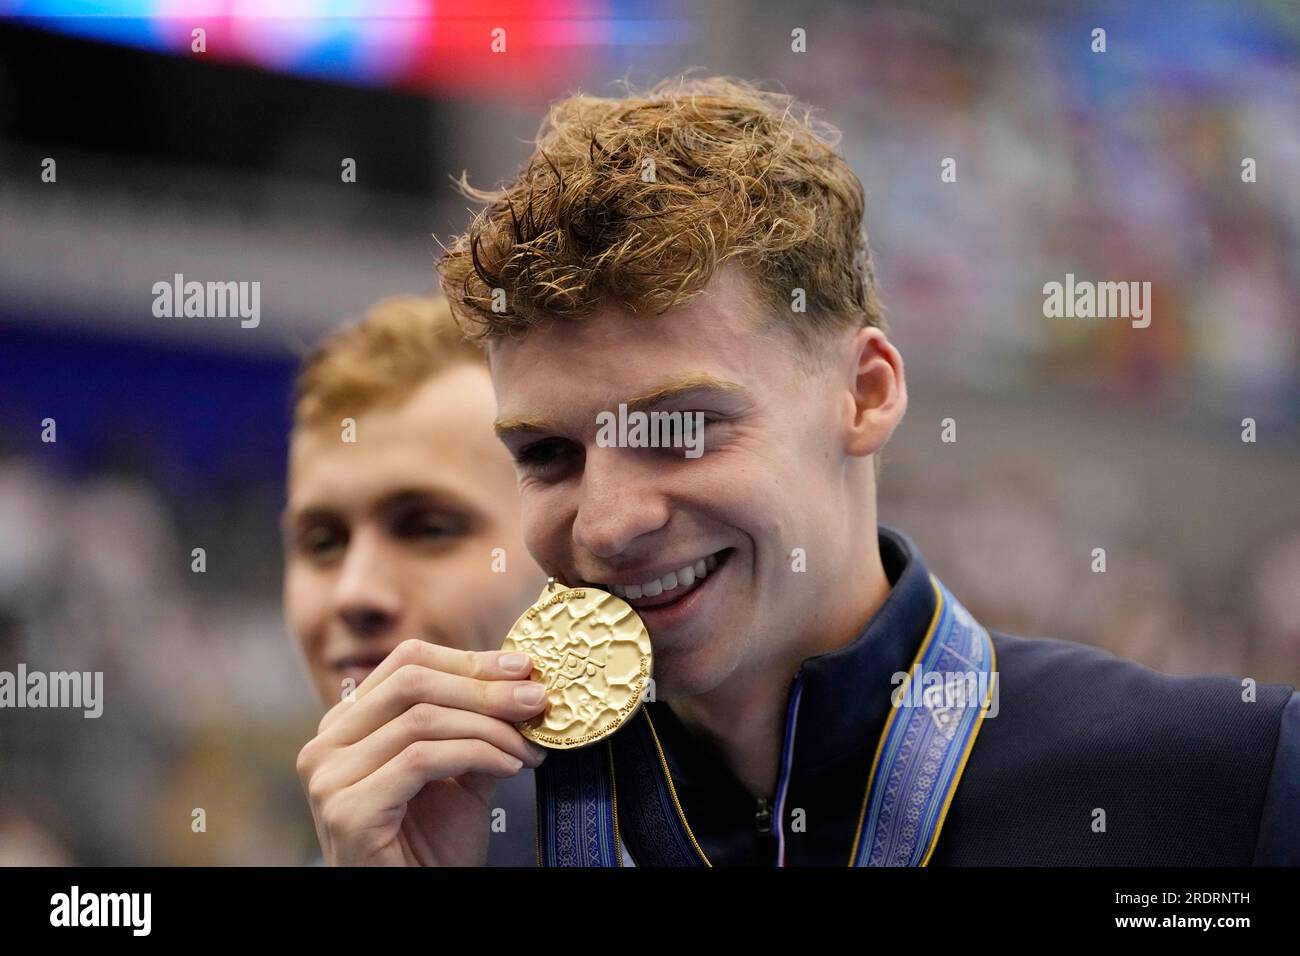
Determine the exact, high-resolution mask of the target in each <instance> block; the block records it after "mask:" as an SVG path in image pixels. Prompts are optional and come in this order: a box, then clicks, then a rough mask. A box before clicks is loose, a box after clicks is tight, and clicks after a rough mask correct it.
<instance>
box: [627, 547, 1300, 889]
mask: <svg viewBox="0 0 1300 956" xmlns="http://www.w3.org/2000/svg"><path fill="white" fill-rule="evenodd" d="M879 530H880V551H881V557H882V560H883V563H884V568H885V573H886V575H887V577H888V578H889V580H890V583H891V585H892V589H891V591H890V593H889V596H888V597H887V599H886V600H885V602H884V604H883V605H882V606H881V608H880V610H879V611H878V612H877V613H876V615H875V616H874V617H873V619H872V620H871V621H870V623H869V624H868V625H867V626H866V627H865V628H864V629H863V631H862V632H861V633H860V634H859V635H858V636H857V638H855V639H854V640H853V641H852V642H851V643H850V644H849V645H847V646H845V647H843V648H840V649H838V650H835V651H832V652H830V653H826V654H821V655H818V656H816V657H811V658H808V659H807V660H806V661H805V662H804V664H803V681H804V688H803V698H802V701H801V703H800V711H799V717H798V723H797V733H796V737H795V741H794V746H793V755H792V758H791V762H790V770H789V773H790V783H789V791H788V796H787V802H786V809H787V815H788V817H789V818H788V819H787V820H786V821H784V823H785V840H786V862H787V865H791V866H800V865H836V866H843V865H845V864H846V863H847V861H848V857H849V852H850V849H851V847H852V845H853V839H854V831H855V828H856V826H857V823H858V819H859V814H860V811H861V808H862V801H863V796H864V792H865V789H866V784H867V775H868V773H869V771H870V767H871V762H872V758H873V756H874V754H875V748H876V744H877V741H878V740H879V737H880V734H881V731H882V729H883V727H884V723H885V719H886V716H887V714H888V709H889V706H890V692H891V691H892V690H893V687H894V685H893V683H891V676H892V675H893V674H895V673H897V672H904V671H907V670H908V669H909V667H910V666H911V664H912V661H913V659H914V657H915V655H916V652H917V649H918V647H919V645H920V642H921V640H922V639H923V636H924V634H925V632H926V630H927V627H928V625H929V622H930V619H931V617H932V615H933V612H934V604H935V594H934V590H933V588H932V586H931V584H930V581H929V571H928V569H927V568H926V566H925V563H924V561H923V560H922V558H921V555H920V554H919V553H918V551H917V550H916V548H915V546H914V545H913V544H912V542H911V541H910V540H909V539H908V538H907V537H906V536H905V535H903V534H901V533H899V532H898V531H896V530H894V529H892V528H888V527H885V526H881V527H880V529H879ZM958 599H960V595H958ZM982 623H983V622H982ZM986 626H987V625H986ZM990 636H991V637H992V639H993V643H994V648H995V650H996V654H997V670H998V677H999V697H1000V699H999V704H998V713H997V715H996V716H990V717H987V718H986V719H985V720H984V722H983V724H982V727H981V729H980V732H979V736H978V737H977V738H976V741H975V744H974V747H973V749H972V751H971V754H970V758H969V760H968V762H967V764H966V767H965V772H964V773H963V775H962V778H961V781H960V784H959V786H958V789H957V793H956V796H955V798H954V799H953V801H952V804H951V806H950V807H949V811H948V815H947V818H946V821H945V823H944V825H943V829H942V831H941V834H940V837H939V841H938V844H937V846H936V848H935V852H934V854H933V856H932V858H931V860H930V865H931V866H944V865H952V866H1014V865H1109V866H1139V865H1140V866H1163V865H1187V866H1205V865H1209V866H1250V865H1252V864H1254V865H1297V864H1300V694H1296V693H1295V692H1294V689H1293V688H1291V687H1288V686H1280V685H1271V686H1270V685H1259V686H1258V687H1257V688H1256V698H1255V700H1254V701H1253V702H1245V701H1243V700H1242V696H1243V686H1242V683H1241V682H1240V681H1239V680H1237V679H1235V678H1232V677H1210V676H1198V677H1169V676H1166V675H1163V674H1159V673H1157V672H1155V671H1153V670H1150V669H1148V668H1146V667H1142V666H1140V665H1138V664H1135V663H1132V662H1129V661H1124V660H1121V659H1119V658H1117V657H1115V656H1113V655H1112V654H1109V653H1107V652H1105V651H1102V650H1099V649H1096V648H1092V647H1086V646H1083V645H1079V644H1072V643H1068V642H1064V641H1055V640H1027V639H1024V638H1019V637H1011V636H1008V635H1005V634H1000V633H997V632H994V631H990ZM646 706H647V707H649V708H650V713H651V716H652V718H653V720H654V723H655V726H656V728H657V730H658V732H659V735H660V738H661V741H662V743H663V746H664V751H665V756H666V759H667V762H668V766H669V769H670V770H671V772H672V776H673V783H674V786H675V788H676V791H677V795H678V798H679V800H680V802H681V805H682V811H683V813H684V814H685V816H686V818H687V820H688V821H689V822H690V825H691V828H692V830H693V832H694V834H695V837H696V839H697V840H698V841H699V843H700V846H701V848H702V849H703V850H704V852H705V854H706V856H708V858H709V859H710V861H711V862H713V863H714V864H715V865H771V864H772V863H773V861H774V860H775V858H776V837H775V834H774V826H775V822H774V821H772V820H771V810H770V806H769V804H768V803H767V802H766V801H762V800H755V798H754V797H753V796H752V795H750V794H749V793H748V792H747V791H746V790H745V788H744V787H743V786H742V785H741V784H740V782H739V781H738V780H736V778H735V777H734V776H732V774H731V773H730V771H729V770H728V769H727V765H726V763H725V761H724V760H723V759H722V758H721V754H720V753H718V752H716V751H715V750H713V749H712V748H711V746H710V745H709V744H708V743H707V742H706V741H704V740H703V739H701V738H699V737H698V736H696V735H694V734H692V733H691V731H690V730H688V729H687V728H686V727H685V726H684V725H683V724H682V723H681V721H680V720H678V719H677V718H676V716H675V715H674V714H673V711H672V710H671V709H670V708H669V707H668V705H667V704H666V703H664V702H662V701H660V702H652V703H648V704H647V705H646ZM1098 810H1100V811H1103V812H1104V824H1105V827H1104V830H1101V829H1100V827H1099V826H1098V825H1097V823H1096V821H1098V820H1099V819H1101V818H1100V816H1099V814H1098V813H1097V811H1098ZM797 811H801V812H802V818H801V823H802V825H801V826H800V827H792V826H791V825H790V824H791V821H792V820H793V818H794V814H795V813H796V812H797ZM625 837H626V839H627V849H628V851H629V852H630V854H631V856H632V857H633V859H636V858H637V855H638V847H637V846H636V845H635V839H634V834H632V833H625ZM640 849H641V850H642V854H643V858H644V857H645V854H644V849H645V848H640Z"/></svg>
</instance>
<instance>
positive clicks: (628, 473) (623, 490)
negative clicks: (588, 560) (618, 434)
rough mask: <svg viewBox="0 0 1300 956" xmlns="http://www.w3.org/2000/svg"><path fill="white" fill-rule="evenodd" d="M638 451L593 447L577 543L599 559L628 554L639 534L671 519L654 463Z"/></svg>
mask: <svg viewBox="0 0 1300 956" xmlns="http://www.w3.org/2000/svg"><path fill="white" fill-rule="evenodd" d="M638 451H639V450H638V449H627V448H599V447H597V448H593V449H589V450H588V451H587V455H586V462H585V464H584V467H583V472H582V485H581V489H580V491H579V495H580V497H579V499H578V511H577V514H576V515H575V517H574V519H573V542H574V544H575V545H576V546H577V547H578V548H582V549H585V550H586V551H588V552H590V553H591V554H593V555H595V556H596V557H598V558H603V559H606V560H609V559H612V558H615V557H618V556H619V555H624V554H627V553H628V552H629V551H632V550H634V549H635V547H636V541H637V539H638V538H641V537H643V536H645V535H648V534H653V533H654V532H656V531H658V530H659V529H661V528H662V527H663V526H664V525H666V524H667V523H668V518H669V514H670V510H669V507H668V503H667V500H666V499H665V497H664V496H663V495H662V494H660V493H659V492H658V491H657V489H656V487H655V485H654V480H655V475H656V471H655V469H654V468H653V467H652V465H653V463H652V462H650V461H648V460H647V459H646V456H644V455H641V456H638ZM660 475H662V473H660ZM659 480H662V477H660V479H659Z"/></svg>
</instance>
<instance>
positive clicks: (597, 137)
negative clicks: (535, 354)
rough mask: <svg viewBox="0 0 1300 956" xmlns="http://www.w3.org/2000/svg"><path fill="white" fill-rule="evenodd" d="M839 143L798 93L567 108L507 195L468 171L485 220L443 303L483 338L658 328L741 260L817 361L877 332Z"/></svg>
mask: <svg viewBox="0 0 1300 956" xmlns="http://www.w3.org/2000/svg"><path fill="white" fill-rule="evenodd" d="M838 138H839V134H838V131H837V130H835V128H834V127H831V126H829V125H828V124H825V123H823V122H821V121H819V120H817V119H815V118H814V117H813V115H812V112H811V110H810V109H808V108H807V107H804V106H801V105H799V104H798V103H797V102H796V101H795V100H794V99H793V98H792V97H790V96H787V95H784V94H779V93H773V92H767V91H764V90H762V89H760V88H759V87H758V86H756V85H754V84H752V83H749V82H746V81H742V80H736V79H732V78H729V77H691V76H682V77H679V78H676V79H672V80H666V81H663V82H661V83H659V84H658V85H656V86H654V87H653V88H651V89H650V90H648V91H645V92H644V93H641V94H630V95H628V96H625V97H619V98H601V97H594V96H585V95H575V96H572V97H569V98H568V99H565V100H562V101H560V102H558V103H556V104H554V105H553V106H552V107H551V110H550V112H549V114H548V115H547V117H546V119H545V120H544V121H543V123H542V126H541V128H540V130H539V132H538V134H537V137H536V141H535V142H536V148H535V150H534V152H533V155H532V156H531V158H530V159H529V160H528V161H527V163H526V164H525V165H524V167H523V169H522V170H521V171H520V172H519V173H518V175H517V176H516V177H515V179H514V180H513V181H511V182H510V183H508V184H507V185H506V186H505V187H504V188H502V189H500V190H497V191H491V192H489V191H484V190H480V189H476V188H474V187H472V186H471V185H470V184H469V182H468V179H467V177H466V176H465V175H464V174H462V176H461V178H460V180H459V183H458V185H459V187H460V189H461V191H462V192H463V193H464V194H465V195H466V196H468V197H470V198H472V199H475V200H477V201H480V202H483V203H485V204H486V206H485V208H483V209H482V210H481V211H480V212H479V214H478V215H477V216H476V217H475V218H474V220H473V222H472V223H471V225H470V227H469V229H468V230H467V231H466V232H465V233H464V234H462V235H460V236H458V237H456V238H455V239H454V240H453V241H452V243H451V244H450V246H449V247H448V248H447V251H446V253H445V254H444V256H443V257H442V260H441V262H440V269H441V273H442V283H443V291H444V292H445V293H446V295H447V297H448V299H449V300H450V301H451V303H452V310H453V312H454V314H455V316H456V319H457V321H458V322H459V323H460V324H461V327H462V328H463V329H464V330H465V332H466V334H467V335H468V336H469V337H470V338H472V339H475V340H486V339H492V338H496V337H499V336H502V335H506V334H509V333H512V332H516V331H519V330H526V329H530V328H533V327H536V326H537V325H539V324H541V323H542V322H544V321H546V320H549V319H553V318H560V319H576V318H581V317H583V316H587V315H590V314H592V313H593V312H595V311H596V310H597V309H599V308H601V307H603V306H604V305H606V304H610V303H613V304H617V305H620V306H622V307H624V308H626V309H627V310H628V311H630V312H632V313H634V314H660V313H662V312H665V311H667V310H668V309H670V308H672V307H673V306H675V305H679V304H683V303H685V302H687V301H689V300H690V299H692V298H694V297H695V296H697V295H698V294H699V293H700V292H701V291H703V289H704V287H705V285H706V284H707V283H708V281H709V279H710V278H711V277H712V276H713V275H714V273H715V272H716V271H717V269H718V268H719V267H720V266H722V265H723V264H725V263H729V262H736V263H739V264H741V265H742V266H743V267H744V269H745V272H746V274H747V276H748V277H749V278H750V280H751V283H752V287H753V289H754V291H756V292H757V293H758V296H759V298H760V301H761V302H762V303H763V304H764V305H765V306H767V308H768V309H769V311H770V315H769V317H768V318H769V320H770V325H772V326H775V327H779V328H784V329H786V330H787V331H788V332H789V333H791V334H792V335H793V337H794V339H795V341H796V342H797V343H799V344H800V345H802V346H804V348H805V352H806V353H812V352H814V351H815V346H816V343H818V342H819V341H822V340H823V339H824V333H827V332H830V331H833V330H841V329H845V328H850V327H853V328H858V327H862V326H868V325H870V326H877V327H882V328H883V327H884V326H885V320H884V314H883V311H882V309H881V306H880V303H879V300H878V297H877V291H876V281H875V276H874V273H873V269H872V262H871V252H870V247H869V245H868V242H867V237H866V233H865V232H864V230H863V228H862V213H863V205H864V199H863V191H862V183H861V182H860V181H859V180H858V177H857V176H856V175H854V173H853V171H852V170H851V169H850V168H849V166H848V164H847V163H846V162H845V161H844V159H843V158H842V157H841V156H840V155H839V154H838V153H837V152H836V150H835V145H836V144H837V142H838ZM796 289H802V290H803V294H804V302H805V306H806V309H805V311H803V312H796V311H795V310H794V309H792V307H791V306H792V298H793V297H794V295H795V290H796ZM493 290H502V291H503V292H504V295H502V294H501V293H500V292H498V293H497V295H496V298H495V300H494V296H493ZM502 300H504V301H502ZM494 305H495V306H496V310H495V311H494V308H493V307H494Z"/></svg>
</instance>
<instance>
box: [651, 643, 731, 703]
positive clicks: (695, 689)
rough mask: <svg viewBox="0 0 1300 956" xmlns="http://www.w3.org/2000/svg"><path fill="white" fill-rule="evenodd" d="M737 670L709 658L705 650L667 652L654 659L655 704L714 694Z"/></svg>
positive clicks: (695, 648) (691, 649) (699, 648)
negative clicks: (729, 675)
mask: <svg viewBox="0 0 1300 956" xmlns="http://www.w3.org/2000/svg"><path fill="white" fill-rule="evenodd" d="M734 669H735V667H734V665H733V666H726V665H724V664H722V663H720V662H718V661H716V660H713V659H711V658H710V655H709V654H708V653H706V649H705V648H701V647H694V648H690V649H683V650H676V651H666V652H664V653H662V654H658V655H656V656H655V661H654V674H653V677H654V682H655V684H654V686H655V699H656V700H678V699H680V698H684V697H696V696H698V695H700V694H706V693H708V692H709V691H711V690H713V689H714V688H715V687H717V686H718V685H719V684H721V683H722V682H723V681H724V680H726V678H727V675H728V674H730V673H731V671H733V670H734Z"/></svg>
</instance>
